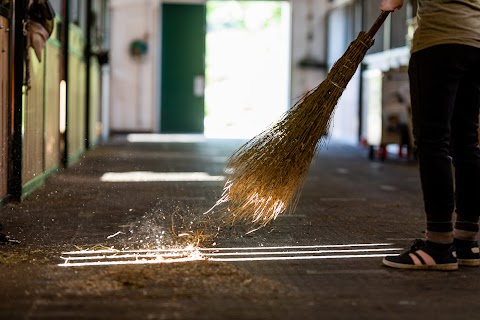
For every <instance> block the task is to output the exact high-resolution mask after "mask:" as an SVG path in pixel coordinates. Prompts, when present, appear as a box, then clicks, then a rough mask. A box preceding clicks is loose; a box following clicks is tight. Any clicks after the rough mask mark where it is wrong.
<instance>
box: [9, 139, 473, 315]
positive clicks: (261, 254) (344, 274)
mask: <svg viewBox="0 0 480 320" xmlns="http://www.w3.org/2000/svg"><path fill="white" fill-rule="evenodd" d="M240 143H241V142H240V141H210V140H208V141H205V142H193V143H165V142H163V143H162V142H149V143H147V142H136V143H131V142H130V143H129V142H127V141H126V140H125V138H124V137H118V138H115V139H112V141H111V142H109V143H108V144H105V145H102V146H99V147H97V148H96V149H94V150H91V151H89V152H88V153H87V154H86V155H85V157H84V158H82V159H81V160H80V162H79V163H77V164H76V165H75V166H74V167H72V168H70V169H68V170H62V171H61V172H59V173H58V174H56V175H55V176H53V177H51V178H50V179H49V180H48V181H47V182H46V184H45V186H44V187H42V188H40V189H39V190H37V191H35V192H34V193H33V194H31V195H30V197H28V198H27V199H26V200H25V201H24V202H22V203H20V204H15V203H12V204H8V205H6V206H4V207H3V208H0V222H1V223H2V224H3V226H4V230H3V232H4V233H6V234H7V235H9V236H10V237H12V238H15V239H17V240H20V241H21V243H20V244H16V245H3V246H0V284H1V289H2V290H1V291H0V319H475V318H477V317H478V314H479V311H480V303H479V302H478V301H477V294H478V292H479V289H480V281H478V277H479V276H480V268H461V269H459V270H458V271H456V272H449V273H445V272H424V271H415V272H411V271H410V272H409V271H401V270H395V269H389V268H386V267H383V266H382V265H381V260H382V257H381V256H382V255H385V254H395V253H399V252H400V249H403V248H407V247H408V245H409V243H410V242H411V240H413V239H415V238H422V237H423V228H424V225H423V221H424V218H423V211H422V202H421V191H420V183H419V178H418V173H417V167H416V164H415V163H414V162H407V161H404V160H399V159H395V157H393V158H392V159H389V160H387V161H385V162H377V161H373V162H372V161H369V160H368V159H367V153H368V152H367V150H366V149H361V148H356V147H351V146H343V145H339V144H335V143H332V142H331V143H329V144H328V145H327V146H326V147H323V148H322V149H321V150H320V152H319V156H318V158H317V159H315V160H314V162H313V164H312V168H311V171H310V172H309V175H308V177H307V181H306V183H305V186H304V189H303V193H302V197H301V199H300V203H299V205H298V207H297V209H296V211H295V212H294V213H293V214H290V215H282V216H280V217H279V218H278V219H277V220H276V221H275V222H273V223H272V224H270V225H268V226H267V227H266V228H264V229H262V230H259V231H257V232H254V233H252V234H248V235H246V234H245V232H244V231H245V230H243V229H242V228H241V227H235V228H227V229H222V230H221V231H220V233H219V235H218V236H217V238H216V239H215V241H216V248H217V250H210V251H204V253H211V255H210V256H209V257H210V258H209V259H208V260H200V261H188V262H173V263H155V264H152V263H150V264H149V263H144V262H143V261H139V260H138V259H137V261H136V262H137V264H117V265H113V264H111V263H110V264H102V265H95V266H75V264H74V263H75V262H76V261H79V260H74V259H70V260H68V261H66V260H65V258H66V257H69V258H72V257H78V256H82V257H83V258H82V259H83V260H81V261H82V262H94V261H103V262H105V261H116V262H117V263H119V262H125V261H127V260H128V261H130V262H131V261H132V258H131V257H130V258H126V257H124V256H122V254H124V253H119V252H116V253H114V252H112V250H111V249H109V248H114V249H119V250H120V249H130V250H131V251H132V252H133V253H137V254H138V253H139V252H143V253H145V251H139V250H142V249H146V248H151V247H152V245H155V244H158V243H159V244H163V245H169V243H170V242H171V241H172V239H170V238H169V237H168V234H169V231H170V230H171V228H172V226H173V227H175V228H177V230H178V232H181V230H182V228H187V229H188V225H189V223H190V222H191V221H196V219H198V217H199V216H201V215H202V213H203V212H205V211H206V210H208V209H209V208H210V207H211V206H212V205H213V204H214V203H215V201H216V200H217V199H218V197H219V196H220V194H221V192H222V188H223V182H222V181H220V180H215V179H214V180H213V181H193V182H178V181H170V182H102V181H101V179H100V178H101V177H102V176H103V174H104V173H105V172H132V171H147V172H207V173H208V174H209V175H211V176H220V175H221V174H222V171H223V168H224V164H225V160H226V158H227V157H228V156H229V155H230V154H231V153H232V152H233V151H234V150H235V149H236V148H238V147H239V146H240ZM172 221H173V224H172ZM162 231H165V233H164V237H163V238H161V235H162ZM340 245H341V246H340ZM222 248H251V249H248V250H240V249H237V250H232V251H227V250H222ZM101 249H103V250H104V251H98V250H101ZM81 250H88V251H87V252H86V253H85V254H84V255H80V254H78V252H79V251H81ZM66 252H73V253H66ZM99 252H104V253H99ZM220 253H223V255H220ZM225 253H230V254H229V255H225ZM132 255H133V254H132ZM92 256H97V257H96V258H95V259H93V258H92ZM89 258H92V259H89ZM108 259H110V260H108ZM133 261H135V258H133ZM149 261H151V260H149ZM165 261H169V262H172V261H178V260H175V259H174V258H166V259H165ZM65 262H67V264H65Z"/></svg>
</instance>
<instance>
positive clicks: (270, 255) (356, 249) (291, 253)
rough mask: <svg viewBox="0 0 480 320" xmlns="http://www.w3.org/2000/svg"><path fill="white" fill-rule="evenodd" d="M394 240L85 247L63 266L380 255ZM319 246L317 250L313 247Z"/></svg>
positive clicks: (67, 254) (390, 251) (388, 251)
mask: <svg viewBox="0 0 480 320" xmlns="http://www.w3.org/2000/svg"><path fill="white" fill-rule="evenodd" d="M392 245H393V244H388V243H377V244H349V245H312V246H279V247H250V248H195V247H191V246H190V247H186V248H180V249H152V250H116V249H110V250H83V251H70V252H64V253H62V255H61V257H60V258H61V259H63V260H64V263H61V264H58V265H59V266H62V267H78V266H101V265H118V264H122V265H125V264H152V263H173V262H189V261H200V260H208V261H224V262H238V261H272V260H274V261H281V260H318V259H358V258H379V257H385V256H387V255H392V254H398V253H399V252H400V251H401V250H402V248H396V247H392ZM312 249H317V250H312Z"/></svg>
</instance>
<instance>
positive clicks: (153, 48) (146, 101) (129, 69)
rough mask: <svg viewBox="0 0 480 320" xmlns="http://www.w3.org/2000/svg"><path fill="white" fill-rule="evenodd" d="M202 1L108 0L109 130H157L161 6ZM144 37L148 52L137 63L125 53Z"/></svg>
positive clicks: (158, 120) (202, 1)
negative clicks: (109, 48) (132, 42)
mask: <svg viewBox="0 0 480 320" xmlns="http://www.w3.org/2000/svg"><path fill="white" fill-rule="evenodd" d="M204 2H205V0H169V1H168V0H166V1H162V0H111V1H110V9H111V34H110V39H111V51H110V52H111V54H110V65H111V79H110V85H111V99H110V130H111V131H112V132H115V131H128V132H145V131H146V132H158V131H159V130H160V128H159V123H160V114H159V111H160V110H159V107H158V106H159V101H160V86H161V83H160V72H161V70H160V61H161V60H160V52H161V48H160V46H161V29H160V26H161V24H160V19H161V4H162V3H204ZM144 37H147V39H148V45H149V52H148V54H147V56H146V57H144V58H143V59H142V60H141V61H137V60H135V59H133V58H132V57H131V56H130V54H129V46H130V43H131V41H133V40H135V39H138V38H144Z"/></svg>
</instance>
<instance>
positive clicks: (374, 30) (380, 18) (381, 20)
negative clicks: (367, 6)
mask: <svg viewBox="0 0 480 320" xmlns="http://www.w3.org/2000/svg"><path fill="white" fill-rule="evenodd" d="M390 12H392V11H382V13H381V14H380V15H379V16H378V18H377V20H376V21H375V23H374V24H373V25H372V27H371V28H370V30H368V32H367V34H368V35H369V36H370V37H372V38H373V37H375V34H376V33H377V31H378V29H380V27H381V26H382V24H383V23H384V22H385V19H387V17H388V15H389V14H390Z"/></svg>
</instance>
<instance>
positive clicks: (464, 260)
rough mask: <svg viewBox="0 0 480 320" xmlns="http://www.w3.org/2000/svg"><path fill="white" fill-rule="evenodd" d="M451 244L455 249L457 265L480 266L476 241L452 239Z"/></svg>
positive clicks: (479, 253)
mask: <svg viewBox="0 0 480 320" xmlns="http://www.w3.org/2000/svg"><path fill="white" fill-rule="evenodd" d="M453 245H454V246H455V248H456V251H457V260H458V265H461V266H468V267H477V266H480V249H479V248H478V242H477V241H468V240H460V239H454V240H453Z"/></svg>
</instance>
